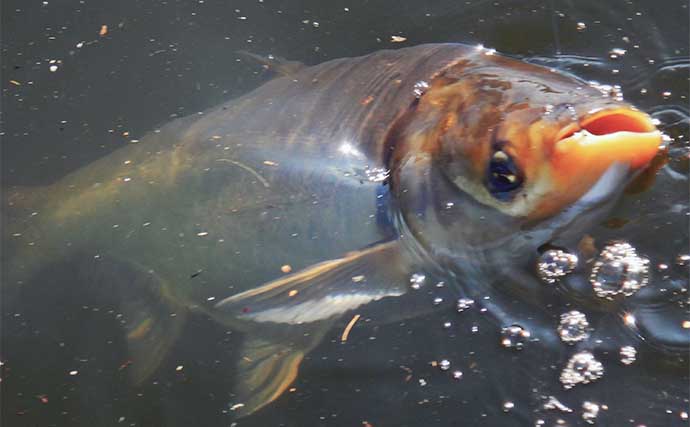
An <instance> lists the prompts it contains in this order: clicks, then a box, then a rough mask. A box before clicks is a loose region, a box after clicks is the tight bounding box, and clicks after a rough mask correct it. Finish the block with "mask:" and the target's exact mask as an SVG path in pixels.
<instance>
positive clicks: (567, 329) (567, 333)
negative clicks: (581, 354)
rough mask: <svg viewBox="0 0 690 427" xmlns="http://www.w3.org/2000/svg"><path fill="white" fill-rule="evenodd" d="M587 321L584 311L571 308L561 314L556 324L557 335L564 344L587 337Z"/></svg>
mask: <svg viewBox="0 0 690 427" xmlns="http://www.w3.org/2000/svg"><path fill="white" fill-rule="evenodd" d="M588 329H589V322H588V321H587V316H585V315H584V313H580V312H579V311H576V310H573V311H569V312H567V313H563V314H561V321H560V323H559V324H558V328H557V331H558V336H559V337H561V340H563V342H564V343H566V344H574V343H576V342H579V341H583V340H585V339H587V338H588V337H589V332H588Z"/></svg>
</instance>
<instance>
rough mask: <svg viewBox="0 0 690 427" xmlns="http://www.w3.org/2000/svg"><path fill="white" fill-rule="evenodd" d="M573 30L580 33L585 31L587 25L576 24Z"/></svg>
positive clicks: (582, 23)
mask: <svg viewBox="0 0 690 427" xmlns="http://www.w3.org/2000/svg"><path fill="white" fill-rule="evenodd" d="M575 28H576V29H577V31H580V32H582V31H584V30H586V29H587V24H585V23H584V22H578V23H577V26H576V27H575Z"/></svg>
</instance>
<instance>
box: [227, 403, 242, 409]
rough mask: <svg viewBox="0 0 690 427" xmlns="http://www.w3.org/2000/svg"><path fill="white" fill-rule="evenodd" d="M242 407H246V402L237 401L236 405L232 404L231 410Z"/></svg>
mask: <svg viewBox="0 0 690 427" xmlns="http://www.w3.org/2000/svg"><path fill="white" fill-rule="evenodd" d="M240 408H244V403H235V404H234V405H232V406H231V407H230V410H231V411H236V410H238V409H240Z"/></svg>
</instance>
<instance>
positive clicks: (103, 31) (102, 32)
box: [98, 25, 108, 37]
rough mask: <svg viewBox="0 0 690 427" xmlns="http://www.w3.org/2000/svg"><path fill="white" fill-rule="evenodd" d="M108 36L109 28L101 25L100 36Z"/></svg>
mask: <svg viewBox="0 0 690 427" xmlns="http://www.w3.org/2000/svg"><path fill="white" fill-rule="evenodd" d="M106 34H108V26H107V25H101V29H100V31H98V35H99V36H101V37H103V36H105V35H106Z"/></svg>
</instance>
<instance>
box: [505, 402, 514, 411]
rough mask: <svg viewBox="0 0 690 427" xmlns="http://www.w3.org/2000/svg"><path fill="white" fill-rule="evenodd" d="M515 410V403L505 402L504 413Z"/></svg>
mask: <svg viewBox="0 0 690 427" xmlns="http://www.w3.org/2000/svg"><path fill="white" fill-rule="evenodd" d="M513 408H515V403H513V402H511V401H507V402H503V412H510V410H511V409H513Z"/></svg>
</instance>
